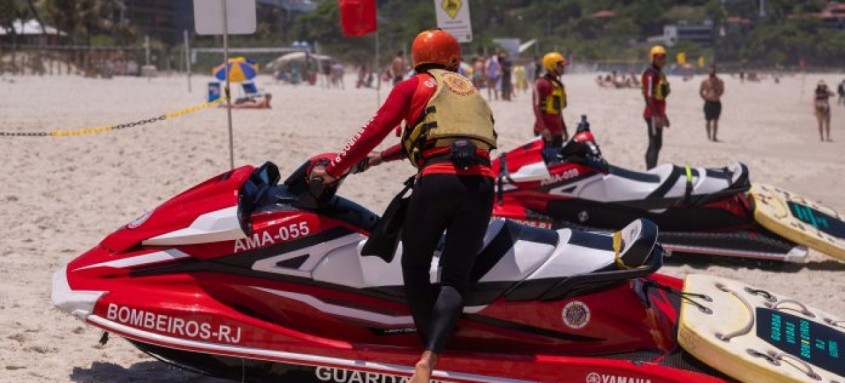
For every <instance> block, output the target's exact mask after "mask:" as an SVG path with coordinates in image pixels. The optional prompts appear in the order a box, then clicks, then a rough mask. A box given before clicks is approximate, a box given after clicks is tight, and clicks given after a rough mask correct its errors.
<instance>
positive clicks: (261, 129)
mask: <svg viewBox="0 0 845 383" xmlns="http://www.w3.org/2000/svg"><path fill="white" fill-rule="evenodd" d="M594 76H595V75H577V76H576V75H573V76H567V77H566V79H565V82H566V84H567V87H568V88H567V89H568V93H569V99H570V104H569V107H568V108H567V109H566V112H565V114H566V116H567V118H566V119H567V122H568V123H569V124H570V126H571V127H574V125H575V122H576V121H577V117H578V115H580V114H587V115H589V118H590V121H591V123H592V129H593V132H594V133H595V134H596V137H597V139H598V142H599V144H600V145H601V147H602V150H603V152H604V154H605V155H606V157H607V159H608V160H609V161H610V162H611V163H613V164H616V165H619V166H623V167H628V168H632V169H643V167H644V160H643V153H644V152H645V147H646V144H647V141H646V134H645V127H644V123H643V120H642V118H641V117H640V116H641V112H642V99H641V97H640V95H639V93H638V91H637V90H630V89H628V90H615V89H603V88H599V87H598V86H597V85H596V84H595V83H594V82H593V78H594ZM842 77H843V76H842V75H825V76H819V75H808V76H806V79H805V78H804V77H803V76H800V75H799V76H793V77H786V78H784V79H782V81H781V82H780V84H775V83H773V82H772V81H770V80H769V81H764V82H761V83H744V84H740V83H739V81H738V79H737V78H731V77H726V78H725V81H726V87H727V93H726V95H725V97H724V112H723V118H722V122H721V130H720V133H719V137H720V138H721V139H722V140H723V143H718V144H714V143H710V142H708V141H707V140H706V136H705V132H704V121H703V113H702V102H701V100H700V99H699V97H698V96H697V90H698V84H699V82H700V81H701V79H702V77H697V78H695V79H694V80H693V81H689V82H683V81H681V79H680V78H678V77H670V81H671V82H672V87H673V93H672V95H671V97H670V100H669V109H668V110H669V114H670V117H671V118H672V128H671V129H670V130H668V131H666V133H665V137H664V149H663V151H662V153H661V158H660V160H661V162H674V163H678V164H692V165H703V166H714V167H718V166H723V165H725V164H728V163H730V162H733V161H742V162H744V163H745V164H747V165H748V167H749V168H750V169H751V177H752V181H757V182H766V183H770V184H774V185H779V186H781V187H783V188H786V189H788V190H792V191H794V192H796V193H799V194H803V195H805V196H807V197H811V198H813V199H817V200H821V201H823V202H825V203H827V204H829V205H831V206H833V207H835V208H836V209H838V210H839V211H840V212H845V194H843V190H845V157H843V154H845V129H843V127H845V107H836V106H834V114H833V125H834V126H833V138H834V139H835V140H836V142H834V143H820V142H819V141H818V133H817V131H816V122H815V119H814V117H813V115H812V111H811V95H812V90H813V87H814V86H815V84H816V82H817V81H818V80H819V79H820V78H825V79H826V81H827V83H828V84H836V83H838V81H841V78H842ZM10 80H13V82H12V81H10ZM208 80H209V79H208V78H204V77H194V81H193V89H194V92H193V93H188V92H187V85H186V81H185V78H184V77H170V78H155V79H152V80H147V79H143V78H114V79H112V80H99V79H82V78H77V77H15V78H10V77H4V78H2V81H0V121H2V122H0V131H47V130H53V129H79V128H86V127H95V126H101V125H108V124H116V123H121V122H131V121H134V120H139V119H146V118H150V117H154V116H158V115H161V114H163V113H165V112H169V111H173V110H177V109H179V108H182V107H186V106H191V105H194V104H197V103H199V102H201V101H202V98H203V95H204V86H205V83H206V82H207V81H208ZM258 83H259V86H260V87H261V88H262V89H263V90H265V91H270V92H272V93H273V95H274V99H273V109H272V110H236V111H234V124H235V162H236V163H237V164H247V163H252V164H258V163H261V162H263V161H265V160H272V161H274V162H276V163H277V164H278V165H279V167H280V168H281V171H282V174H287V173H288V172H290V171H292V170H293V169H295V168H296V167H297V166H298V165H299V164H300V163H302V162H303V161H304V160H305V159H306V158H307V157H309V156H310V155H313V154H316V153H319V152H325V151H336V150H338V149H339V148H341V147H342V145H343V144H344V143H345V141H346V140H347V139H348V138H349V137H351V136H352V134H353V133H354V132H355V131H356V130H357V129H358V128H359V127H360V125H361V124H363V123H364V122H365V121H367V120H368V119H369V117H370V116H371V114H372V113H373V112H374V111H375V109H376V92H375V91H373V90H368V89H367V90H364V89H362V90H356V89H349V88H350V87H349V86H347V90H345V91H341V90H328V89H323V88H321V87H313V86H300V87H296V88H295V87H292V86H287V85H276V84H274V83H273V82H272V81H271V80H270V79H269V78H260V79H259V81H258ZM802 89H803V90H802ZM385 96H386V94H385V91H383V92H382V95H381V97H382V100H383V99H384V97H385ZM529 103H530V94H526V93H522V94H517V98H516V100H515V101H514V102H509V103H508V102H502V101H498V102H493V103H492V108H493V110H494V112H495V115H496V122H497V128H498V131H499V133H500V137H501V147H502V148H504V149H508V148H513V147H514V146H516V145H518V144H521V143H524V142H526V141H527V140H529V139H530V138H531V132H530V130H531V124H532V122H533V117H532V114H531V112H530V107H529ZM395 140H396V138H395V137H391V138H389V139H388V141H390V142H395ZM227 150H228V140H227V135H226V115H225V111H224V110H222V109H217V108H213V109H209V110H203V111H200V112H197V113H193V114H189V115H186V116H183V117H180V118H177V119H173V120H168V121H164V122H157V123H155V124H150V125H145V126H139V127H134V128H131V129H127V130H123V131H118V132H113V133H108V134H102V135H94V136H83V137H67V138H24V137H2V138H0V159H1V160H2V164H3V166H2V169H3V171H2V175H3V182H2V186H0V233H2V234H0V313H2V316H0V381H1V382H68V381H72V382H185V381H187V382H212V381H216V380H215V379H212V378H207V377H199V376H196V375H193V374H190V373H185V372H181V371H178V370H175V369H173V368H170V367H167V366H166V365H164V364H162V363H158V362H154V361H153V360H152V359H150V358H149V357H146V356H145V355H144V354H142V353H140V352H138V351H135V350H134V349H133V348H132V347H130V345H129V344H128V343H127V342H125V341H123V340H121V339H119V338H116V337H114V338H113V339H112V341H111V342H109V343H108V344H107V345H105V346H102V347H100V346H98V345H97V340H98V339H99V337H100V331H98V330H95V329H94V328H92V327H88V326H85V325H84V324H83V323H82V322H80V321H78V320H76V319H75V318H73V317H71V316H70V315H67V314H65V313H63V312H59V311H58V310H56V309H54V308H53V306H52V304H51V303H50V277H51V275H52V273H53V272H54V271H55V270H56V269H58V268H59V267H60V266H61V265H62V264H64V263H66V262H68V261H69V260H71V259H72V258H74V257H76V256H78V255H79V254H80V253H82V252H83V251H85V250H87V249H88V248H90V247H92V246H93V245H95V244H96V243H97V242H98V241H99V240H100V239H102V238H103V237H104V236H105V235H106V234H108V233H109V232H111V231H112V230H114V229H115V228H117V227H119V226H120V225H123V224H125V223H126V222H128V221H129V220H131V219H133V218H134V217H137V216H138V215H140V214H141V213H143V212H145V211H146V210H148V209H150V208H152V207H154V206H156V205H157V204H159V203H161V202H162V201H164V200H165V199H166V198H168V197H170V196H172V195H174V194H175V193H177V192H179V191H181V190H184V189H186V188H188V187H190V186H192V185H194V184H196V183H198V182H200V181H202V180H204V179H206V178H208V177H210V176H212V175H215V174H217V173H219V172H222V171H224V170H226V169H228V165H229V155H228V153H227ZM411 172H412V168H411V167H410V166H409V165H408V164H406V163H393V164H387V165H384V166H381V167H379V168H376V169H373V170H372V171H371V172H369V173H367V174H364V175H360V176H353V177H350V178H349V179H348V180H347V181H346V183H345V184H344V185H343V188H342V190H341V194H343V195H345V196H347V197H349V198H351V199H353V200H356V201H358V202H361V203H362V204H363V205H365V206H368V207H370V208H371V209H372V210H374V211H381V210H382V209H383V208H384V206H385V205H386V202H387V201H388V200H389V198H390V197H391V196H392V194H393V193H395V192H396V191H398V190H399V189H400V188H401V180H404V178H405V177H406V175H409V174H411ZM719 263H720V265H718V266H707V265H706V264H705V265H698V266H694V267H693V266H686V265H680V266H678V265H673V266H667V267H666V268H665V269H664V272H666V273H670V274H673V275H677V276H683V275H685V274H687V273H690V272H706V273H711V274H717V275H722V276H728V277H733V278H738V279H742V280H745V281H747V282H750V283H753V284H756V285H757V286H759V287H762V288H767V289H772V290H775V291H778V292H780V293H783V294H786V295H790V296H792V297H795V298H798V299H800V300H802V301H804V302H807V303H809V304H812V305H815V306H818V307H823V308H825V309H827V310H828V311H830V312H833V313H839V314H842V313H843V312H845V298H843V295H842V291H843V290H845V278H842V276H843V275H845V274H843V273H844V272H845V263H840V262H836V261H833V260H832V259H831V258H827V257H825V256H822V255H820V254H817V253H814V254H812V256H811V258H810V260H809V263H807V264H805V265H802V266H800V267H797V268H785V269H783V270H771V269H772V267H762V268H761V267H758V266H756V265H754V264H745V265H737V264H734V263H724V262H719ZM774 269H778V268H777V267H774Z"/></svg>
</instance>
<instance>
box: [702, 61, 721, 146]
mask: <svg viewBox="0 0 845 383" xmlns="http://www.w3.org/2000/svg"><path fill="white" fill-rule="evenodd" d="M698 93H699V95H701V98H702V99H703V100H704V120H705V121H706V126H707V139H708V140H710V141H713V142H719V140H718V139H717V138H716V133H717V132H718V131H719V116H720V115H721V114H722V101H721V98H722V95H723V94H724V93H725V83H724V82H723V81H722V79H720V78H719V77H718V76H716V65H710V75H709V76H707V78H706V79H704V81H702V82H701V88H700V89H699V91H698Z"/></svg>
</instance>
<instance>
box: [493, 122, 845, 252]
mask: <svg viewBox="0 0 845 383" xmlns="http://www.w3.org/2000/svg"><path fill="white" fill-rule="evenodd" d="M493 167H494V171H496V172H497V173H498V174H499V177H498V182H497V189H498V193H499V195H498V198H497V203H496V205H495V207H494V210H493V215H494V216H497V217H502V218H509V219H514V220H518V221H520V222H522V223H525V224H529V225H533V226H540V227H547V228H562V227H570V228H580V229H590V230H604V231H613V230H619V229H621V228H622V227H624V226H625V225H626V224H628V223H629V222H631V221H632V220H634V219H638V218H647V219H649V220H651V221H653V222H655V223H657V225H658V226H659V227H660V239H659V240H660V243H661V244H662V245H663V246H664V247H665V248H666V249H667V250H670V251H678V252H683V253H698V254H710V255H722V256H733V257H746V258H757V259H765V260H776V261H787V262H801V261H803V260H804V259H805V258H806V256H807V247H811V248H814V249H816V250H819V251H821V252H824V253H827V254H829V255H831V256H834V257H837V258H840V259H843V260H845V220H843V218H842V216H841V215H840V214H839V213H837V212H836V211H835V210H833V209H832V208H829V207H826V206H824V205H822V204H820V203H817V202H814V201H810V200H807V199H806V198H802V197H800V196H797V195H795V194H794V193H790V192H786V191H783V190H780V189H778V188H776V187H772V186H768V185H759V184H753V185H752V183H751V182H750V181H749V175H748V168H747V167H746V166H745V165H743V164H741V163H734V164H732V165H730V166H727V167H724V168H720V169H712V168H702V167H688V166H687V167H684V166H677V165H672V164H663V165H660V166H658V167H656V168H654V169H651V170H649V171H647V172H637V171H631V170H627V169H623V168H620V167H617V166H613V165H610V164H608V163H607V162H606V161H605V159H604V158H603V157H602V155H601V151H600V150H599V147H598V144H596V142H595V138H594V137H593V134H592V133H591V132H590V129H589V124H588V123H587V121H586V117H585V116H584V117H582V122H581V123H580V124H579V126H578V130H577V132H576V134H575V136H574V137H573V139H572V140H570V141H569V142H567V144H566V145H565V146H564V147H563V148H562V149H544V148H543V142H542V140H539V139H537V140H534V141H531V142H529V143H528V144H526V145H523V146H521V147H519V148H516V149H514V150H511V151H509V152H505V153H502V154H501V155H500V156H499V157H498V159H497V160H495V161H493Z"/></svg>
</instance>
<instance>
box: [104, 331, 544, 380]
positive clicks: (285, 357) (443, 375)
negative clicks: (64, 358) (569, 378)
mask: <svg viewBox="0 0 845 383" xmlns="http://www.w3.org/2000/svg"><path fill="white" fill-rule="evenodd" d="M88 321H89V322H90V323H93V324H94V325H96V326H98V327H101V328H104V329H111V330H113V331H115V332H119V333H121V334H122V335H124V336H126V337H128V338H131V339H135V340H137V341H140V342H146V343H152V344H157V345H159V346H171V347H174V348H179V349H183V350H189V351H196V350H203V351H202V352H205V353H213V354H222V355H228V356H235V357H244V356H245V355H251V356H256V357H260V358H267V359H269V360H275V361H279V362H282V363H290V362H294V363H299V364H301V365H308V366H315V367H320V366H326V367H342V368H348V369H351V370H356V371H361V370H364V371H371V372H380V373H392V374H404V375H411V374H412V373H413V372H414V369H413V368H411V367H408V366H402V365H397V364H385V363H375V362H367V361H363V360H353V359H341V358H332V357H327V356H318V355H309V354H297V353H292V352H283V351H272V350H265V349H260V348H251V347H239V346H230V345H222V344H217V343H206V342H198V341H192V340H187V339H181V338H174V337H169V336H164V335H161V334H156V333H152V332H148V331H143V330H139V329H137V328H134V327H129V326H126V325H123V324H120V323H115V322H112V321H110V320H107V319H106V318H103V317H100V316H97V315H90V316H88ZM432 375H433V376H432V377H433V378H439V379H445V380H449V379H458V380H463V381H471V382H489V383H532V382H531V381H528V380H517V379H507V378H499V377H492V376H485V375H477V374H468V373H462V372H451V371H443V370H435V371H434V373H433V374H432Z"/></svg>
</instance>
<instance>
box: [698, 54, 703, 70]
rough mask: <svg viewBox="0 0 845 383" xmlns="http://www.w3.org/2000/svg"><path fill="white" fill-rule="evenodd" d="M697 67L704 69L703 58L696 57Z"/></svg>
mask: <svg viewBox="0 0 845 383" xmlns="http://www.w3.org/2000/svg"><path fill="white" fill-rule="evenodd" d="M698 67H699V68H704V56H698Z"/></svg>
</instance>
